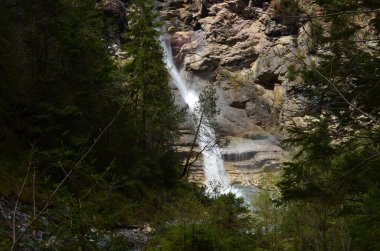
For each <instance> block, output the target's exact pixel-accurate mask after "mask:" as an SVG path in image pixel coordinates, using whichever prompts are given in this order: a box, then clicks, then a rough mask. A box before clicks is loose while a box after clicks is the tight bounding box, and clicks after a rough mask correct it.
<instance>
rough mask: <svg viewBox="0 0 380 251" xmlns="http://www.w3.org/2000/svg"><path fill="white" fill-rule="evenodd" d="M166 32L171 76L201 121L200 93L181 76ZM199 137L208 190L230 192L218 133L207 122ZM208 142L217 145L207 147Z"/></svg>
mask: <svg viewBox="0 0 380 251" xmlns="http://www.w3.org/2000/svg"><path fill="white" fill-rule="evenodd" d="M165 34H166V33H165V32H163V33H162V35H161V36H160V43H161V46H162V48H163V50H164V60H165V63H166V67H167V69H168V71H169V73H170V76H171V78H172V80H173V82H174V84H175V85H176V86H177V88H178V90H179V93H180V95H181V97H182V98H183V99H184V101H185V102H186V104H187V105H188V106H189V112H190V113H191V114H192V115H195V117H196V118H198V123H199V118H200V114H197V110H196V107H197V105H198V100H199V93H197V92H196V91H195V90H192V89H190V87H189V86H190V85H189V84H188V83H187V82H186V80H185V79H184V78H183V77H182V76H181V74H180V72H179V70H178V69H177V67H176V66H175V64H174V61H173V54H172V49H171V46H170V41H169V39H168V38H167V36H166V35H165ZM198 139H204V140H198V144H199V146H200V148H201V149H205V150H204V151H203V152H202V155H203V163H204V168H203V169H204V174H205V179H206V186H207V190H208V192H212V191H213V189H214V188H216V187H217V188H218V191H219V192H221V193H228V192H230V191H231V187H230V186H231V185H230V181H229V178H228V176H227V173H226V171H225V169H224V163H223V158H222V153H221V149H220V148H219V147H218V146H217V145H215V142H216V135H215V132H214V130H213V128H211V127H209V126H208V125H207V123H202V124H201V130H200V131H199V137H198ZM210 143H211V144H210ZM207 144H208V145H215V146H213V147H207Z"/></svg>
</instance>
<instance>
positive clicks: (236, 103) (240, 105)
mask: <svg viewBox="0 0 380 251" xmlns="http://www.w3.org/2000/svg"><path fill="white" fill-rule="evenodd" d="M249 101H250V99H247V100H243V101H236V100H235V101H232V102H231V103H230V104H229V106H231V107H233V108H237V109H245V107H246V106H247V102H249Z"/></svg>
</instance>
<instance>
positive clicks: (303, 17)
mask: <svg viewBox="0 0 380 251" xmlns="http://www.w3.org/2000/svg"><path fill="white" fill-rule="evenodd" d="M239 2H240V3H241V4H243V5H245V6H246V7H249V6H248V5H247V4H246V3H244V2H243V1H241V0H239ZM252 10H253V11H254V12H256V13H260V14H265V15H268V16H275V17H279V18H296V19H315V18H324V17H332V16H340V15H360V14H363V13H376V12H379V11H380V8H378V9H369V10H346V11H336V12H331V13H327V14H321V15H314V16H312V15H277V14H276V13H272V12H266V11H260V10H257V9H252Z"/></svg>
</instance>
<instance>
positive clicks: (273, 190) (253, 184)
mask: <svg viewBox="0 0 380 251" xmlns="http://www.w3.org/2000/svg"><path fill="white" fill-rule="evenodd" d="M248 183H249V184H250V185H252V186H254V187H256V188H257V189H260V190H263V191H268V192H278V190H277V189H270V188H264V187H262V186H260V185H259V184H256V183H253V182H252V181H250V180H249V181H248Z"/></svg>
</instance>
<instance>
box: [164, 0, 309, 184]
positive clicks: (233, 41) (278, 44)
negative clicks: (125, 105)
mask: <svg viewBox="0 0 380 251" xmlns="http://www.w3.org/2000/svg"><path fill="white" fill-rule="evenodd" d="M304 1H307V0H303V1H299V2H300V4H301V5H302V2H304ZM305 6H307V5H305ZM308 6H310V4H309V5H308ZM275 8H276V6H275V2H273V4H271V3H270V1H263V0H253V1H252V0H245V1H244V0H229V1H219V0H192V1H191V0H178V1H174V0H171V1H169V0H168V1H164V2H163V4H162V11H161V12H162V15H163V17H164V18H165V19H166V20H167V21H168V31H169V32H170V33H171V44H172V47H173V55H175V56H176V61H177V63H178V65H179V66H182V67H183V69H184V70H185V71H187V72H188V75H190V77H189V79H190V80H191V82H192V83H193V84H195V85H197V84H199V86H198V90H199V89H201V86H202V85H204V84H205V83H206V82H212V83H214V84H215V85H216V86H217V88H218V95H219V104H218V106H219V108H220V109H221V115H220V117H219V121H220V123H221V125H222V136H224V137H240V138H246V139H260V140H262V139H263V138H267V137H268V136H270V133H268V132H276V133H278V134H281V133H282V132H283V129H284V127H286V125H287V124H288V121H289V119H293V118H296V117H301V116H303V115H304V111H303V110H302V96H300V95H299V94H298V96H297V95H296V94H295V93H293V92H290V90H291V87H293V86H296V85H297V84H298V81H299V80H297V79H292V80H290V79H291V78H290V76H289V68H290V67H292V66H293V65H296V64H298V62H297V55H299V54H307V53H308V46H307V45H308V39H307V38H308V36H307V31H308V30H309V28H308V24H307V23H305V22H304V23H302V22H301V21H302V20H301V19H295V18H293V19H281V18H279V17H278V16H277V15H276V14H275ZM300 20H301V21H300ZM195 79H196V81H194V80H195ZM195 89H196V88H195ZM251 143H252V144H251V146H252V147H253V148H255V147H254V146H253V145H254V144H253V143H255V144H257V145H258V146H260V144H261V145H262V143H263V142H260V141H253V142H251ZM256 148H257V147H256ZM257 149H258V150H257ZM257 149H256V150H251V151H247V152H246V153H245V154H247V155H246V156H247V158H248V157H249V158H248V159H244V160H241V161H238V162H236V161H233V160H232V159H233V156H235V157H236V156H237V155H236V152H235V153H234V154H232V153H231V151H232V150H231V149H230V150H227V152H226V153H225V156H224V157H225V161H226V163H227V164H226V166H227V167H228V168H227V169H228V172H229V174H230V178H231V177H238V176H241V175H243V174H244V175H245V176H247V175H248V174H247V172H248V173H249V172H251V174H254V173H257V172H260V171H262V170H264V169H268V167H266V166H268V165H269V166H271V167H278V166H279V165H280V160H281V159H282V158H283V157H284V154H283V150H281V148H279V147H278V146H276V147H274V146H273V149H275V150H273V149H272V150H271V151H267V150H266V148H260V147H258V148H257ZM228 151H230V153H228ZM231 158H232V159H231ZM269 163H271V164H269ZM269 169H271V168H269ZM197 170H198V169H197ZM242 170H244V171H242ZM239 173H241V174H239ZM198 174H199V173H198ZM198 174H197V175H198ZM244 175H243V176H244ZM248 176H249V175H248ZM231 179H232V180H233V182H239V181H238V180H239V179H238V178H231ZM240 179H241V178H240ZM197 180H199V178H197ZM240 182H241V183H244V182H243V181H240Z"/></svg>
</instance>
